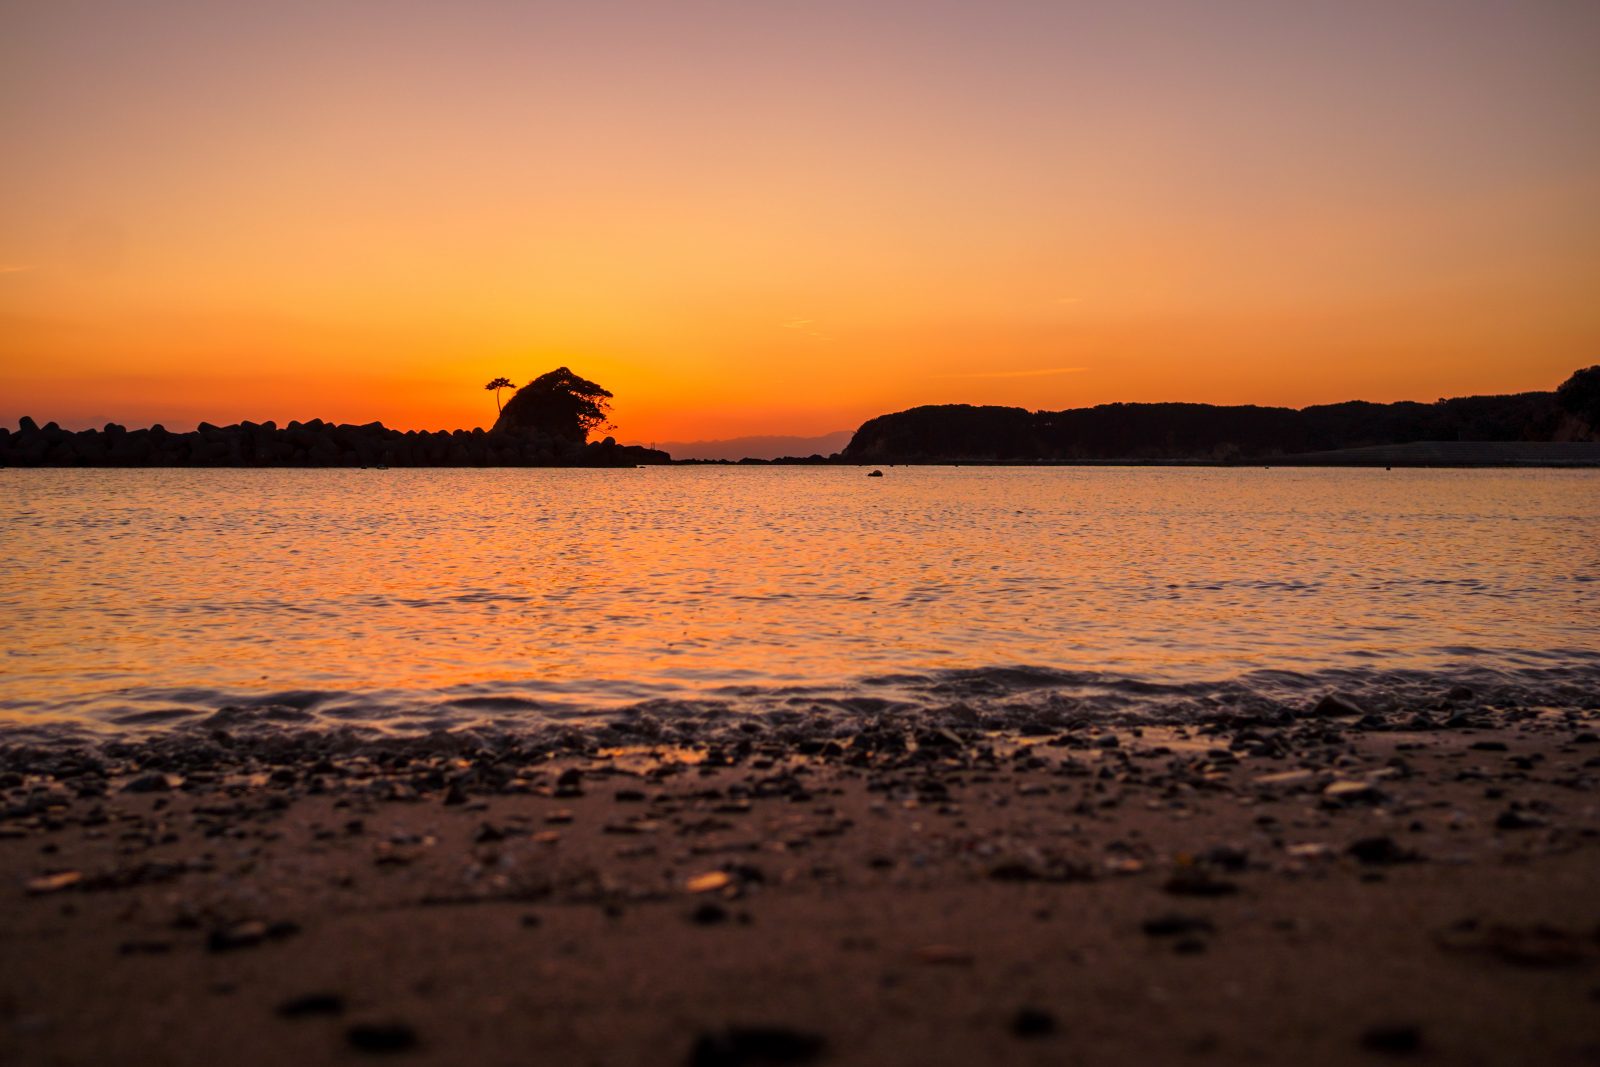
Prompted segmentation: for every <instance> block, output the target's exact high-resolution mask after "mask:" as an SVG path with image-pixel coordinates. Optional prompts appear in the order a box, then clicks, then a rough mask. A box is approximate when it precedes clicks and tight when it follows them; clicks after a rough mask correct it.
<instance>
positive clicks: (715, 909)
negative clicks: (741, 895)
mask: <svg viewBox="0 0 1600 1067" xmlns="http://www.w3.org/2000/svg"><path fill="white" fill-rule="evenodd" d="M689 921H690V922H692V923H696V924H698V925H700V926H715V925H716V924H717V923H725V922H727V921H728V909H727V908H724V907H723V906H722V905H721V904H714V903H712V902H711V901H709V900H708V901H706V902H705V903H704V904H701V905H700V906H699V907H697V908H695V909H694V911H692V912H690V913H689Z"/></svg>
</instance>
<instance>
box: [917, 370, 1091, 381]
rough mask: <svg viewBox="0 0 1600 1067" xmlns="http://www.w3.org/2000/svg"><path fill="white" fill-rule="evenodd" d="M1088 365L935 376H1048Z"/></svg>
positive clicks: (939, 375)
mask: <svg viewBox="0 0 1600 1067" xmlns="http://www.w3.org/2000/svg"><path fill="white" fill-rule="evenodd" d="M1088 369H1089V368H1088V367H1041V368H1038V369H1036V370H989V371H974V372H973V373H971V374H938V375H935V376H934V377H937V378H1048V377H1050V376H1051V375H1055V374H1077V373H1078V372H1079V371H1086V370H1088Z"/></svg>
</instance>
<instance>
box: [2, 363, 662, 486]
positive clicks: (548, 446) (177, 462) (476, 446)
mask: <svg viewBox="0 0 1600 1067" xmlns="http://www.w3.org/2000/svg"><path fill="white" fill-rule="evenodd" d="M511 387H512V386H511V383H510V382H509V381H508V380H506V379H504V378H497V379H495V380H494V381H492V382H490V383H489V385H488V388H489V389H491V390H496V397H497V398H498V395H499V394H498V389H501V388H511ZM610 400H611V393H610V392H609V391H608V390H606V389H604V388H602V387H601V386H599V385H597V384H595V383H594V382H591V381H589V380H588V379H587V378H580V377H579V376H578V375H576V374H574V373H572V371H570V370H568V369H567V368H566V367H559V368H557V369H556V370H553V371H551V372H549V373H548V374H544V375H541V376H540V377H538V378H535V379H534V380H533V381H531V382H529V383H528V384H527V385H525V386H523V387H522V388H521V389H518V390H517V392H516V394H515V395H514V396H512V398H511V399H510V400H509V401H508V402H507V403H506V404H505V406H504V407H503V408H502V409H501V411H500V415H499V418H498V419H496V421H495V424H494V428H493V429H492V430H489V431H488V432H485V431H483V430H481V429H474V430H439V431H433V432H430V431H427V430H405V431H400V430H391V429H389V428H388V427H386V426H384V425H383V423H381V422H369V423H366V424H365V425H361V426H352V425H348V424H343V425H334V424H332V423H327V422H323V421H322V420H321V419H312V420H311V421H310V422H291V423H289V425H287V426H284V427H282V428H281V429H280V428H279V427H278V425H277V424H276V423H273V422H259V423H258V422H241V423H238V424H237V425H234V426H213V425H211V424H210V423H207V422H202V423H201V424H200V425H199V427H198V428H197V429H195V430H194V431H192V432H190V433H168V432H167V430H166V429H165V428H164V427H162V426H159V425H157V426H152V427H150V428H149V429H148V430H129V429H126V428H124V427H122V426H118V425H116V424H115V423H112V424H109V425H107V426H106V427H105V428H104V429H102V430H83V431H80V432H77V433H74V432H73V431H71V430H63V429H62V428H61V427H59V426H57V425H56V424H55V423H53V422H52V423H47V424H46V425H44V426H39V425H38V424H37V423H35V422H34V421H33V420H32V419H30V418H28V417H27V416H23V418H22V422H21V426H20V428H19V429H18V430H17V432H15V433H12V432H11V431H10V430H8V429H6V428H4V427H0V466H13V467H636V466H638V465H640V464H642V463H670V462H671V461H672V457H671V456H669V455H668V454H667V453H665V452H661V451H658V450H656V449H653V448H641V447H639V446H637V445H619V444H617V441H616V438H614V437H607V438H605V439H604V440H601V441H593V442H591V441H590V440H589V433H590V432H591V431H593V430H596V429H598V428H600V427H602V426H604V425H605V422H606V416H607V413H608V410H609V403H610Z"/></svg>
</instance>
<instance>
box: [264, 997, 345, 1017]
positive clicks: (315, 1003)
mask: <svg viewBox="0 0 1600 1067" xmlns="http://www.w3.org/2000/svg"><path fill="white" fill-rule="evenodd" d="M277 1011H278V1014H279V1015H281V1016H282V1017H283V1018H285V1019H304V1018H306V1017H307V1016H312V1015H340V1014H343V1012H344V998H343V997H341V996H339V995H338V994H337V993H306V994H304V995H303V996H298V997H290V998H289V999H288V1000H286V1001H284V1002H283V1003H281V1004H279V1005H278V1008H277Z"/></svg>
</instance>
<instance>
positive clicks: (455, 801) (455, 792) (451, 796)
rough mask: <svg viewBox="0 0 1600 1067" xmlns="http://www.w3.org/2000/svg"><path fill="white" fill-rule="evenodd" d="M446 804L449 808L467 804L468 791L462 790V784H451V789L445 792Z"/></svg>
mask: <svg viewBox="0 0 1600 1067" xmlns="http://www.w3.org/2000/svg"><path fill="white" fill-rule="evenodd" d="M444 802H445V804H446V805H447V806H449V807H456V806H458V805H461V804H465V803H466V802H467V793H466V790H464V789H462V788H461V783H459V782H451V783H450V787H449V788H448V789H446V790H445V792H444Z"/></svg>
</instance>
